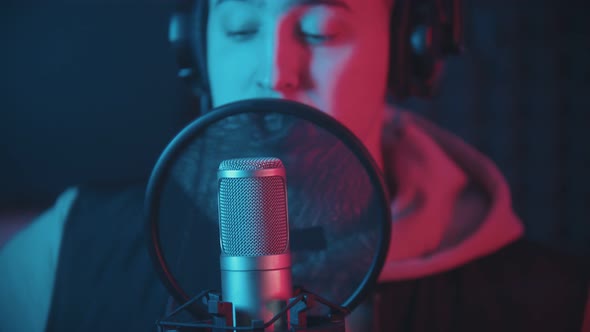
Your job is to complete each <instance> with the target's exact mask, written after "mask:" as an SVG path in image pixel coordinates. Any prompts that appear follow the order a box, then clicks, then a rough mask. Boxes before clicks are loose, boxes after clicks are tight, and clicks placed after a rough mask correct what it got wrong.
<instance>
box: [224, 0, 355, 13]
mask: <svg viewBox="0 0 590 332" xmlns="http://www.w3.org/2000/svg"><path fill="white" fill-rule="evenodd" d="M231 1H235V2H242V3H249V4H253V5H255V6H256V7H264V5H263V3H264V2H263V1H260V0H217V1H216V2H215V7H217V6H219V5H221V4H222V3H224V2H231ZM271 1H274V0H271ZM295 5H298V6H303V5H308V6H317V5H324V6H331V7H338V8H342V9H346V10H349V11H350V7H349V6H348V4H347V3H346V2H345V1H343V0H292V1H291V3H290V4H289V6H295Z"/></svg>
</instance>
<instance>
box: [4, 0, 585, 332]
mask: <svg viewBox="0 0 590 332" xmlns="http://www.w3.org/2000/svg"><path fill="white" fill-rule="evenodd" d="M208 2H209V3H208V4H209V6H208V12H207V15H206V19H207V25H206V50H205V52H206V53H205V55H206V59H207V64H206V68H207V77H208V83H209V89H210V90H209V91H208V93H209V94H210V95H209V97H210V100H211V103H212V106H214V107H216V106H220V105H224V104H227V103H230V102H234V101H239V100H244V99H248V98H261V97H270V98H282V99H288V100H294V101H297V102H300V103H303V104H307V105H311V106H313V107H315V108H317V109H319V110H321V111H323V112H325V113H327V114H329V115H331V116H332V117H334V118H335V119H337V120H338V121H339V122H340V123H342V124H343V125H344V126H346V127H347V128H349V129H350V130H351V131H352V132H353V133H354V134H355V135H356V136H357V137H358V138H359V139H360V140H361V141H362V142H363V143H364V144H365V146H366V147H367V149H368V151H369V152H370V154H371V155H372V157H373V158H374V159H375V161H376V162H377V164H378V165H379V167H380V168H381V169H382V170H383V172H384V173H386V174H388V175H390V176H391V177H393V178H394V179H395V181H396V185H397V193H396V195H395V197H394V198H393V201H392V207H391V208H392V215H393V220H392V240H391V244H392V245H391V246H390V248H389V251H388V255H387V260H386V263H385V266H384V268H383V270H382V272H381V275H380V278H379V281H380V284H379V286H378V288H377V290H376V291H375V293H374V294H373V295H372V296H371V298H370V299H369V300H368V302H367V303H366V304H364V305H363V306H361V307H360V308H359V309H358V310H357V311H355V313H353V315H352V316H351V318H350V320H349V323H348V328H349V331H357V330H359V331H370V330H373V331H412V332H418V331H500V330H501V331H582V330H583V331H589V329H590V325H589V324H590V322H589V318H588V317H589V316H590V312H589V310H590V309H588V307H589V306H590V303H588V302H587V301H588V300H587V299H588V286H589V279H590V277H589V275H590V273H589V271H588V267H587V265H586V263H585V262H580V261H578V260H577V259H576V258H572V257H569V256H564V255H561V254H559V253H556V252H553V251H551V250H549V249H545V248H542V247H541V246H538V245H535V244H532V243H530V242H528V241H526V240H525V239H524V237H523V225H522V222H521V221H520V220H519V218H518V217H517V216H516V215H515V213H514V212H513V209H512V206H511V200H510V191H509V188H508V185H507V183H506V181H505V179H504V178H503V176H502V175H501V173H500V172H499V171H498V169H497V168H496V167H495V166H494V164H493V163H492V162H491V161H490V160H489V159H488V158H486V157H485V156H483V155H482V154H480V153H479V152H478V151H476V149H474V148H473V147H471V146H469V145H467V144H466V143H465V142H463V141H461V140H460V139H459V138H457V137H455V136H454V135H452V134H451V133H449V132H446V131H444V130H443V129H441V128H438V127H437V126H435V125H434V124H432V123H430V122H428V121H427V120H425V119H422V118H419V117H417V116H415V115H411V114H409V113H405V112H402V111H401V110H395V109H394V108H392V107H391V106H389V105H388V103H387V102H386V100H387V95H388V93H389V91H388V75H389V74H388V73H389V68H388V66H389V63H390V61H389V58H390V56H391V54H390V43H391V39H392V38H393V37H394V36H392V35H391V33H390V20H391V12H392V9H393V6H394V2H393V0H329V1H327V0H308V1H292V0H208ZM230 73H231V74H230ZM393 75H395V73H393ZM394 132H395V133H396V134H395V135H392V133H394ZM144 192H145V184H144V183H138V184H137V185H128V186H126V188H125V189H124V190H121V189H105V188H98V189H97V188H87V187H76V188H71V189H68V190H67V191H66V192H64V193H63V194H62V195H61V196H60V197H59V198H58V199H57V201H56V203H55V205H54V206H53V207H52V208H51V209H49V210H48V211H46V212H45V213H43V214H42V215H41V216H39V217H38V218H37V219H36V220H35V221H34V222H33V223H32V224H31V225H30V226H29V227H28V228H27V229H25V230H23V231H21V232H20V233H19V234H17V235H16V236H14V237H13V238H12V239H11V240H10V241H9V242H8V243H7V244H6V245H5V246H4V247H3V248H2V250H1V252H0V267H2V273H1V275H2V281H1V282H0V298H1V300H0V309H1V310H0V312H1V315H0V330H2V331H42V330H45V331H104V330H107V329H113V328H114V329H116V330H127V331H141V330H144V331H145V330H151V329H155V325H154V322H155V319H156V318H158V317H161V316H162V308H163V307H164V306H165V303H166V302H167V299H168V295H167V294H166V291H165V290H164V289H163V286H162V285H161V283H160V282H159V280H158V278H157V276H156V275H155V273H154V272H153V269H152V267H151V266H150V265H151V262H150V260H149V257H148V254H147V252H146V249H145V243H146V239H145V234H144V232H143V222H142V219H141V216H142V204H143V193H144ZM32 244H34V245H32ZM584 317H585V318H584ZM584 319H585V320H584Z"/></svg>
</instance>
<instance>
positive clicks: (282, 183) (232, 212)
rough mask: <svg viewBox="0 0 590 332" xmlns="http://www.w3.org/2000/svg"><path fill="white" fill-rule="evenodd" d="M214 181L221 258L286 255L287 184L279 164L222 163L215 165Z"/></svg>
mask: <svg viewBox="0 0 590 332" xmlns="http://www.w3.org/2000/svg"><path fill="white" fill-rule="evenodd" d="M217 179H218V186H219V233H220V242H221V252H222V255H226V256H268V255H278V254H283V253H287V252H288V251H289V222H288V209H287V184H286V183H287V181H286V176H285V168H284V166H283V163H282V162H281V160H279V159H278V158H240V159H230V160H225V161H223V162H221V164H220V165H219V170H218V173H217Z"/></svg>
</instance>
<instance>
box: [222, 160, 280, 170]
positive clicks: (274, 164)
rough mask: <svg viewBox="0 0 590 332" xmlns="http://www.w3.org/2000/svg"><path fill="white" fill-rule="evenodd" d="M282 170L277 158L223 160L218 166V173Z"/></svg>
mask: <svg viewBox="0 0 590 332" xmlns="http://www.w3.org/2000/svg"><path fill="white" fill-rule="evenodd" d="M272 168H283V163H282V162H281V160H280V159H278V158H272V157H267V158H241V159H229V160H224V161H222V162H221V164H220V165H219V170H220V171H226V170H241V171H256V170H261V169H272Z"/></svg>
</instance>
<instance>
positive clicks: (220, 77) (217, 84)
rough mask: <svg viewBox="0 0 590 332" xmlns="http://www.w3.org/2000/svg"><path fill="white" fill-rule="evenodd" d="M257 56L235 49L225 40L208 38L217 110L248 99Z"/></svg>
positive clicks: (213, 91)
mask: <svg viewBox="0 0 590 332" xmlns="http://www.w3.org/2000/svg"><path fill="white" fill-rule="evenodd" d="M255 54H256V52H253V51H251V50H249V49H247V48H245V47H240V48H236V47H232V45H231V42H229V41H227V40H225V37H224V36H220V35H216V34H211V35H210V36H208V43H207V71H208V75H209V84H210V87H211V96H212V98H213V106H214V107H217V106H220V105H223V104H227V103H230V102H233V101H237V100H240V99H243V98H244V97H245V96H246V93H247V89H245V87H246V86H247V82H248V81H249V78H250V77H252V73H251V72H252V68H254V65H253V64H254V63H253V61H255V60H256V57H255V56H254V55H255Z"/></svg>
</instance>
